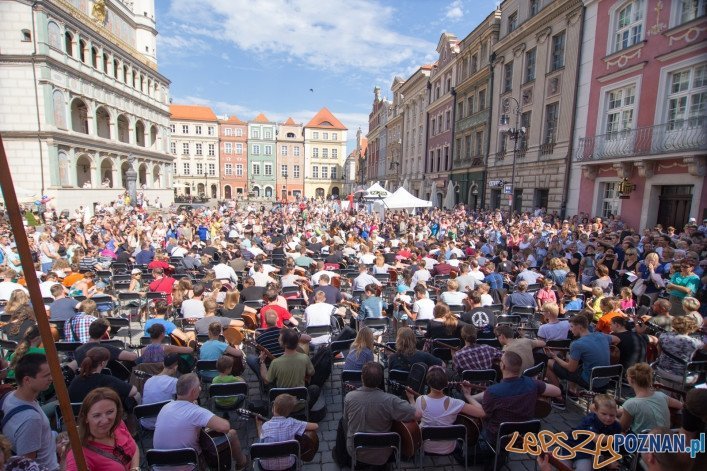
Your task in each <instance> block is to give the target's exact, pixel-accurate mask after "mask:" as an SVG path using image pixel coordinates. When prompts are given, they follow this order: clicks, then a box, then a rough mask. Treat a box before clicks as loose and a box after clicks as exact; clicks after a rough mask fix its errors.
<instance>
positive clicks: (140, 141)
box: [135, 121, 145, 147]
mask: <svg viewBox="0 0 707 471" xmlns="http://www.w3.org/2000/svg"><path fill="white" fill-rule="evenodd" d="M135 144H137V145H139V146H140V147H145V125H144V124H143V123H142V121H138V122H136V123H135Z"/></svg>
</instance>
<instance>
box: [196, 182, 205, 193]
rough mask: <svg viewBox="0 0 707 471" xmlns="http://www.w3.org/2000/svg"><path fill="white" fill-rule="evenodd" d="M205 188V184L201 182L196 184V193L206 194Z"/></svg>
mask: <svg viewBox="0 0 707 471" xmlns="http://www.w3.org/2000/svg"><path fill="white" fill-rule="evenodd" d="M205 188H206V186H205V185H204V184H203V183H198V184H197V185H196V194H197V195H199V196H206V193H205Z"/></svg>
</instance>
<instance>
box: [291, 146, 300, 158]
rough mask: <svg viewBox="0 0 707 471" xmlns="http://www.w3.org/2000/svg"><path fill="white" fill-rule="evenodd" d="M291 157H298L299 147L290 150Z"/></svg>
mask: <svg viewBox="0 0 707 471" xmlns="http://www.w3.org/2000/svg"><path fill="white" fill-rule="evenodd" d="M292 155H294V156H295V157H299V146H295V147H294V148H293V149H292Z"/></svg>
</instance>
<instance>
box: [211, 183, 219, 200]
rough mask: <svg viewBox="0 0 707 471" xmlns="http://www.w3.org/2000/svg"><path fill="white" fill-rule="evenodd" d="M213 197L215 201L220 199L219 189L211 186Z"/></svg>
mask: <svg viewBox="0 0 707 471" xmlns="http://www.w3.org/2000/svg"><path fill="white" fill-rule="evenodd" d="M211 197H212V198H214V199H216V198H217V197H218V187H217V186H216V185H211Z"/></svg>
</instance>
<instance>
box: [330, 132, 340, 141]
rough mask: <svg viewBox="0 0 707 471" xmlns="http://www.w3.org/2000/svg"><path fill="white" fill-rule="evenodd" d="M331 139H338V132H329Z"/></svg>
mask: <svg viewBox="0 0 707 471" xmlns="http://www.w3.org/2000/svg"><path fill="white" fill-rule="evenodd" d="M331 140H332V141H338V140H339V134H338V133H335V132H333V133H331Z"/></svg>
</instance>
